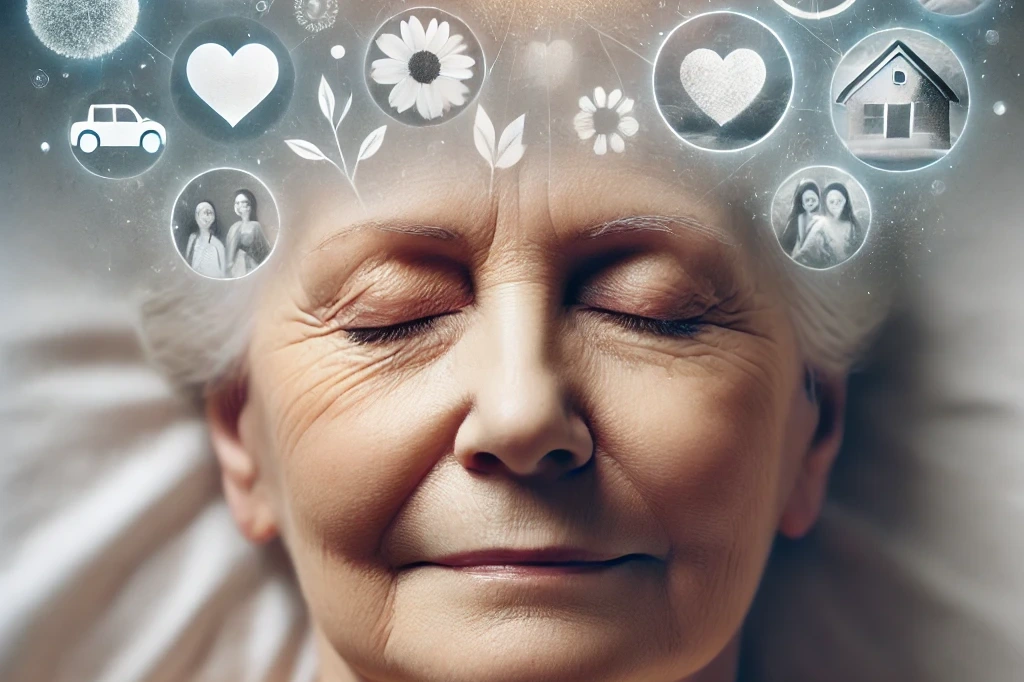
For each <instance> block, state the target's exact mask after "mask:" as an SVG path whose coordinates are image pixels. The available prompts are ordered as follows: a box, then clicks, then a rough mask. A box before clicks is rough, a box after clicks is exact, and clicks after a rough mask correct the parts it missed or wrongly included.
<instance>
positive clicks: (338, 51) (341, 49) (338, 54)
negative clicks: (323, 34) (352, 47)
mask: <svg viewBox="0 0 1024 682" xmlns="http://www.w3.org/2000/svg"><path fill="white" fill-rule="evenodd" d="M331 56H332V57H334V58H335V59H341V58H342V57H344V56H345V46H344V45H335V46H334V47H332V48H331Z"/></svg>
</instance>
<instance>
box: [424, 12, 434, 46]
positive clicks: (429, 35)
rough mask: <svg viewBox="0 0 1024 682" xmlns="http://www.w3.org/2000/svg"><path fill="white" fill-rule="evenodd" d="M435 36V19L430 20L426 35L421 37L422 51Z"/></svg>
mask: <svg viewBox="0 0 1024 682" xmlns="http://www.w3.org/2000/svg"><path fill="white" fill-rule="evenodd" d="M435 35H437V19H431V20H430V23H429V24H427V32H426V35H424V36H423V49H424V50H425V49H427V45H430V41H432V40H433V39H434V36H435Z"/></svg>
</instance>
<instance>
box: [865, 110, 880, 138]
mask: <svg viewBox="0 0 1024 682" xmlns="http://www.w3.org/2000/svg"><path fill="white" fill-rule="evenodd" d="M864 134H865V135H884V134H885V105H884V104H865V105H864Z"/></svg>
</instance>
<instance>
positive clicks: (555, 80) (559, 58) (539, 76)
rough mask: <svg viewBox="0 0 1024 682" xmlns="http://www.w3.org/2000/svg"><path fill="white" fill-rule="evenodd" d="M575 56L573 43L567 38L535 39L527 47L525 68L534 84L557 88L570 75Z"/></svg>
mask: <svg viewBox="0 0 1024 682" xmlns="http://www.w3.org/2000/svg"><path fill="white" fill-rule="evenodd" d="M574 56H575V55H574V52H573V49H572V45H571V44H569V42H568V41H566V40H560V39H559V40H553V41H551V42H550V43H541V42H538V41H533V42H531V43H530V44H529V46H528V47H527V48H526V58H525V60H524V64H525V66H524V69H525V71H526V73H527V75H528V76H529V77H530V80H532V81H533V83H534V85H537V86H540V87H544V86H547V87H549V88H556V87H558V86H559V85H561V84H562V82H563V81H565V77H566V76H568V75H569V70H570V69H571V68H572V61H573V58H574Z"/></svg>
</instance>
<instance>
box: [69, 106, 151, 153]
mask: <svg viewBox="0 0 1024 682" xmlns="http://www.w3.org/2000/svg"><path fill="white" fill-rule="evenodd" d="M166 143H167V129H166V128H164V127H163V126H162V125H160V124H159V123H157V122H156V121H153V120H151V119H148V118H143V117H142V116H139V112H138V111H136V110H135V108H134V107H131V106H128V105H127V104H93V105H92V106H90V107H89V118H88V120H85V121H78V122H76V123H73V124H72V125H71V146H72V147H78V148H79V149H81V150H82V151H83V152H85V153H86V154H92V153H93V152H94V151H96V149H97V148H99V147H142V148H143V149H145V150H146V151H147V152H149V153H150V154H155V153H156V152H158V151H160V147H162V146H163V145H165V144H166Z"/></svg>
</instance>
